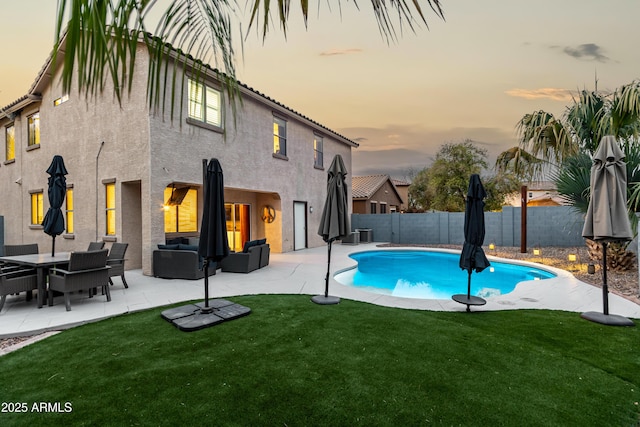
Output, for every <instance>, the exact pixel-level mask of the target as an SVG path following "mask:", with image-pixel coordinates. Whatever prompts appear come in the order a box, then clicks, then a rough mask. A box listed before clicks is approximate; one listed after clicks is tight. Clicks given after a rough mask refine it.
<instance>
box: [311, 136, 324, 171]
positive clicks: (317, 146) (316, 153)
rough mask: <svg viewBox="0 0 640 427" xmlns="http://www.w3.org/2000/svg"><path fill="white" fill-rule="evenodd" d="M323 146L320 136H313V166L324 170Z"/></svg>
mask: <svg viewBox="0 0 640 427" xmlns="http://www.w3.org/2000/svg"><path fill="white" fill-rule="evenodd" d="M322 144H323V138H322V137H321V136H319V135H314V136H313V165H314V166H315V167H317V168H322V166H323V163H322Z"/></svg>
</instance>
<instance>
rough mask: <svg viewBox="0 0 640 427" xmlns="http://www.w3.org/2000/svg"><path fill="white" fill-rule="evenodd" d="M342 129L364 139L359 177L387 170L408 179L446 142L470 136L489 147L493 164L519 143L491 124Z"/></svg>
mask: <svg viewBox="0 0 640 427" xmlns="http://www.w3.org/2000/svg"><path fill="white" fill-rule="evenodd" d="M338 131H339V133H341V134H342V135H353V136H355V137H351V139H352V140H358V141H359V142H360V147H359V148H357V149H355V150H353V152H352V167H353V171H352V173H353V175H355V176H361V175H371V174H378V173H386V174H389V175H391V176H392V177H395V178H407V177H409V176H410V175H411V174H412V172H414V173H415V172H417V171H420V170H422V169H424V168H425V167H427V166H428V165H430V164H431V162H432V160H433V158H434V157H435V155H436V153H437V152H438V150H439V149H440V147H441V146H442V144H445V143H449V142H453V143H457V142H462V141H464V140H466V139H470V140H472V142H473V143H474V144H475V145H477V146H479V147H482V148H484V149H486V150H487V154H488V163H489V165H492V164H493V163H494V162H495V159H496V157H497V155H498V154H499V153H500V152H502V151H504V150H506V149H507V148H509V147H511V146H513V145H516V144H517V143H516V142H515V140H514V137H513V135H512V133H511V132H508V131H505V130H501V129H497V128H489V127H486V128H482V127H476V128H472V127H468V128H465V127H455V128H445V129H433V128H428V127H425V126H423V125H420V124H415V125H405V124H390V125H388V126H382V127H350V128H342V129H338Z"/></svg>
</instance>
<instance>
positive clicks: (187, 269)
mask: <svg viewBox="0 0 640 427" xmlns="http://www.w3.org/2000/svg"><path fill="white" fill-rule="evenodd" d="M202 266H203V259H202V258H201V257H200V255H198V247H197V246H195V245H185V244H172V245H158V249H156V250H154V251H153V275H154V276H155V277H161V278H163V279H189V280H195V279H202V278H203V277H204V269H203V268H202ZM217 268H220V267H219V266H218V265H217V263H215V262H211V263H209V276H213V275H214V274H216V269H217Z"/></svg>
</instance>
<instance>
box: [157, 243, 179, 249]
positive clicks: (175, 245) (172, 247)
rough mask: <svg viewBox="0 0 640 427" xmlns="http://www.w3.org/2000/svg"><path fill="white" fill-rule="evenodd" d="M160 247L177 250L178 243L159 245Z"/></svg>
mask: <svg viewBox="0 0 640 427" xmlns="http://www.w3.org/2000/svg"><path fill="white" fill-rule="evenodd" d="M158 249H170V250H176V249H178V244H174V245H158Z"/></svg>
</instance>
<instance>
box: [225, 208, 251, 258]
mask: <svg viewBox="0 0 640 427" xmlns="http://www.w3.org/2000/svg"><path fill="white" fill-rule="evenodd" d="M250 208H251V207H250V205H247V204H240V203H225V205H224V209H225V211H226V215H227V239H228V240H229V249H231V250H232V251H235V252H242V248H243V247H244V244H245V242H247V241H249V240H250V239H251V209H250Z"/></svg>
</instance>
